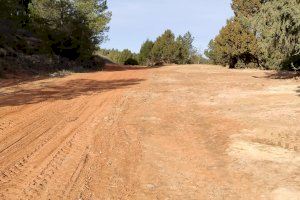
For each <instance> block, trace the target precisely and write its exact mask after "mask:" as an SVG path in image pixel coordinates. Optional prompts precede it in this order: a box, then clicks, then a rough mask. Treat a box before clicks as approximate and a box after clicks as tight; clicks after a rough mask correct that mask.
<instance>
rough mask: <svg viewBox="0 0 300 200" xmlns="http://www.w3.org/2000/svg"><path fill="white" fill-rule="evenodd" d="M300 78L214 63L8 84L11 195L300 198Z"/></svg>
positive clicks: (0, 166)
mask: <svg viewBox="0 0 300 200" xmlns="http://www.w3.org/2000/svg"><path fill="white" fill-rule="evenodd" d="M298 88H299V81H297V80H292V79H289V80H276V79H270V78H268V77H266V76H265V75H264V72H261V71H255V70H242V71H239V70H227V69H224V68H220V67H218V66H205V65H202V66H199V65H191V66H166V67H163V68H156V69H143V68H142V69H131V70H129V69H128V70H123V71H110V72H108V71H106V72H99V73H90V74H74V75H70V76H68V77H64V78H53V79H46V80H39V81H34V82H31V83H30V82H29V83H24V84H20V85H18V86H7V87H2V88H1V89H0V92H1V94H3V95H1V96H0V185H1V187H0V198H1V199H297V198H298V197H299V196H300V195H299V191H300V174H299V171H300V156H299V149H300V141H299V133H300V126H299V123H298V121H299V119H300V110H299V109H300V99H299V96H298V93H297V89H298ZM286 99H289V102H288V103H287V102H286ZM270 116H272V117H270ZM287 124H288V127H289V128H287ZM283 133H284V134H283Z"/></svg>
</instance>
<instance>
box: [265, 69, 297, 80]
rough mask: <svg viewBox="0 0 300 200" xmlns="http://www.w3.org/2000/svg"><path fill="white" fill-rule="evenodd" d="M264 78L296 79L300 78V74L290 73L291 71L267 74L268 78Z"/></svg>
mask: <svg viewBox="0 0 300 200" xmlns="http://www.w3.org/2000/svg"><path fill="white" fill-rule="evenodd" d="M264 78H271V79H294V78H300V73H299V72H290V71H278V72H266V76H265V77H264Z"/></svg>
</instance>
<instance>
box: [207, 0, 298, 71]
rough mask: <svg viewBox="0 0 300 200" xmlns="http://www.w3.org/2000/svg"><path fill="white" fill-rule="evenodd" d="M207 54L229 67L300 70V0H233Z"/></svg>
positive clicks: (211, 58) (213, 60)
mask: <svg viewBox="0 0 300 200" xmlns="http://www.w3.org/2000/svg"><path fill="white" fill-rule="evenodd" d="M232 9H233V11H234V14H235V16H234V17H233V18H231V19H229V20H228V21H227V24H226V26H224V27H223V28H222V29H221V30H220V33H219V34H218V35H217V36H216V38H214V39H213V40H211V41H210V43H209V46H208V49H207V50H206V51H205V55H206V56H207V57H208V58H209V59H210V61H211V62H212V63H214V64H221V65H228V66H229V67H230V68H244V67H256V68H263V69H276V70H280V69H284V70H300V0H233V1H232Z"/></svg>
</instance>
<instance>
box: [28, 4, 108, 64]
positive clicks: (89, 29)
mask: <svg viewBox="0 0 300 200" xmlns="http://www.w3.org/2000/svg"><path fill="white" fill-rule="evenodd" d="M29 10H30V13H31V19H32V23H33V27H34V28H35V30H36V32H37V33H39V35H40V37H41V38H43V40H44V41H45V46H47V47H48V49H50V50H51V51H53V52H54V53H55V54H58V55H61V56H65V57H68V58H71V59H77V58H78V57H80V58H82V59H87V58H89V57H90V56H91V55H92V53H93V51H94V50H95V49H96V45H98V44H100V43H101V42H102V41H103V40H104V38H105V37H104V36H105V35H104V34H105V32H106V31H107V29H108V28H107V23H108V22H109V20H110V13H109V12H107V11H106V10H107V5H106V1H105V0H101V1H97V0H85V1H83V0H73V1H71V0H57V1H52V0H32V3H31V4H29Z"/></svg>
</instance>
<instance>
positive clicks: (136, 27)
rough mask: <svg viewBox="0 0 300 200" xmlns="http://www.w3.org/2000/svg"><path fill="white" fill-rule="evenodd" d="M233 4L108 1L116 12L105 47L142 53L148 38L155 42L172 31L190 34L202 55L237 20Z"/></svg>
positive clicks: (172, 0) (227, 1)
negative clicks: (221, 30)
mask: <svg viewBox="0 0 300 200" xmlns="http://www.w3.org/2000/svg"><path fill="white" fill-rule="evenodd" d="M230 3H231V0H186V1H182V0H181V1H180V0H108V6H109V10H110V11H112V20H111V22H110V24H109V26H110V31H109V32H108V37H109V41H107V42H105V43H104V44H102V45H101V47H103V48H116V49H120V50H123V49H126V48H128V49H130V50H132V51H134V52H138V51H139V49H140V46H141V44H142V43H143V42H144V41H145V40H146V39H147V38H148V39H151V40H155V38H156V37H157V36H159V35H161V34H162V33H163V32H164V30H166V29H171V30H172V31H173V32H174V33H175V34H176V35H178V34H184V33H185V32H187V31H190V32H191V33H192V34H193V36H194V37H195V46H196V47H197V48H198V49H199V50H200V51H201V52H202V51H203V50H204V49H205V48H206V47H207V44H208V42H209V41H210V40H211V39H212V38H214V37H215V36H216V35H217V34H218V32H219V30H220V28H221V27H222V26H224V25H225V24H226V20H227V19H228V18H230V17H231V16H233V12H232V10H231V8H230Z"/></svg>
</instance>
